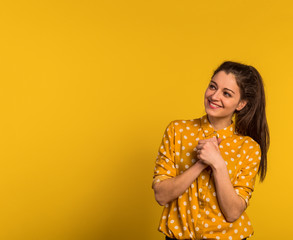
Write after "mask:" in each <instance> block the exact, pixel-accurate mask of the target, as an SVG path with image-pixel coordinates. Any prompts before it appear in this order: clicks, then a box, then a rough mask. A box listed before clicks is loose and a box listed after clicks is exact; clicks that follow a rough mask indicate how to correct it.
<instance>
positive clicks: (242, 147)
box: [153, 62, 269, 240]
mask: <svg viewBox="0 0 293 240" xmlns="http://www.w3.org/2000/svg"><path fill="white" fill-rule="evenodd" d="M204 105H205V111H206V115H205V116H203V117H201V118H199V119H192V120H177V121H172V122H171V123H170V124H169V125H168V127H167V128H166V131H165V134H164V136H163V140H162V144H161V146H160V148H159V153H158V157H157V160H156V166H155V173H154V181H153V189H154V192H155V198H156V200H157V202H158V203H159V204H160V205H164V210H163V214H162V218H161V221H160V226H159V231H161V232H163V233H164V234H165V235H166V239H229V240H231V239H233V240H234V239H246V238H248V237H250V236H251V235H252V234H253V228H252V226H251V222H250V220H249V218H248V216H247V214H246V212H245V209H246V208H247V206H248V204H249V199H250V197H251V194H252V192H253V190H254V184H255V179H256V175H257V173H259V175H260V180H261V181H263V180H264V178H265V176H266V171H267V151H268V146H269V131H268V125H267V120H266V113H265V94H264V87H263V83H262V78H261V76H260V74H259V73H258V71H257V70H256V69H255V68H254V67H252V66H248V65H244V64H240V63H236V62H224V63H223V64H222V65H220V66H219V67H218V69H217V70H216V71H215V72H214V74H213V76H212V79H211V81H210V83H209V86H208V88H207V90H206V92H205V95H204Z"/></svg>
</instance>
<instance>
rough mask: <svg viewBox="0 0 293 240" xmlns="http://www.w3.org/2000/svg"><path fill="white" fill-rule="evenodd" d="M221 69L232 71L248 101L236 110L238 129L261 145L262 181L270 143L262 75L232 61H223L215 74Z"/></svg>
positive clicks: (259, 171)
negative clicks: (240, 108)
mask: <svg viewBox="0 0 293 240" xmlns="http://www.w3.org/2000/svg"><path fill="white" fill-rule="evenodd" d="M220 71H224V72H225V73H226V74H229V73H232V74H233V75H234V76H235V78H236V82H237V85H238V87H239V88H240V96H241V99H242V100H246V101H247V104H246V106H245V107H244V108H243V109H242V110H240V111H235V125H236V131H237V132H238V133H239V134H241V135H244V136H249V137H251V138H252V139H253V140H255V141H256V142H257V143H258V144H259V145H260V149H261V161H260V167H259V169H258V174H259V175H260V181H261V182H262V181H263V180H264V179H265V176H266V173H267V152H268V148H269V145H270V134H269V128H268V123H267V118H266V111H265V106H266V100H265V92H264V86H263V80H262V77H261V75H260V74H259V72H258V71H257V70H256V69H255V68H254V67H252V66H249V65H245V64H241V63H237V62H231V61H227V62H224V63H222V64H221V65H220V66H219V67H218V68H217V69H216V70H215V72H214V74H213V76H214V75H215V74H217V73H218V72H220Z"/></svg>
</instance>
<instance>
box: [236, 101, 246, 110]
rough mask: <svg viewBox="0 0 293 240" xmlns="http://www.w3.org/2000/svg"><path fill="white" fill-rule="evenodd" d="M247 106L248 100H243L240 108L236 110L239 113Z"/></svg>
mask: <svg viewBox="0 0 293 240" xmlns="http://www.w3.org/2000/svg"><path fill="white" fill-rule="evenodd" d="M246 104H247V101H246V100H241V101H240V102H239V103H238V106H237V108H236V110H237V111H241V110H242V109H243V108H244V107H245V106H246Z"/></svg>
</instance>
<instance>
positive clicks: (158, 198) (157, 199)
mask: <svg viewBox="0 0 293 240" xmlns="http://www.w3.org/2000/svg"><path fill="white" fill-rule="evenodd" d="M155 199H156V201H157V203H158V204H159V205H161V206H165V205H166V204H167V201H165V200H164V199H162V198H161V197H160V196H158V194H155Z"/></svg>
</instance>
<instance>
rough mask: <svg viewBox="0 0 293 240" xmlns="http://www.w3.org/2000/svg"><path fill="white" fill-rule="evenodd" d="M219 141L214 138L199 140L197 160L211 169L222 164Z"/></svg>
mask: <svg viewBox="0 0 293 240" xmlns="http://www.w3.org/2000/svg"><path fill="white" fill-rule="evenodd" d="M220 143H221V139H217V138H216V137H213V138H209V139H204V140H199V141H198V145H197V147H196V149H197V158H198V159H199V160H200V161H201V162H202V163H204V164H206V165H209V166H210V167H212V168H216V167H217V166H218V165H221V164H223V163H224V159H223V158H222V156H221V153H220V149H219V147H218V146H219V144H220Z"/></svg>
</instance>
